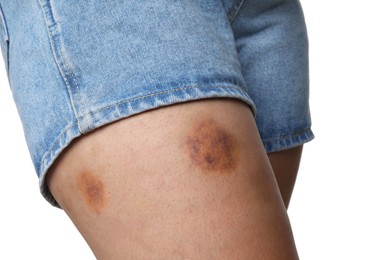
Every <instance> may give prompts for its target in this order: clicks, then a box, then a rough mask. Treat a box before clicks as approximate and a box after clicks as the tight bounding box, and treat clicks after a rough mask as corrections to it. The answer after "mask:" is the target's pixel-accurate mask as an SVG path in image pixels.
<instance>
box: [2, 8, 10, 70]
mask: <svg viewBox="0 0 390 260" xmlns="http://www.w3.org/2000/svg"><path fill="white" fill-rule="evenodd" d="M0 19H1V21H0V22H1V23H2V24H3V27H4V28H3V31H2V32H1V33H2V34H3V35H4V36H5V39H4V41H5V44H6V46H5V48H6V53H5V55H6V57H4V60H5V61H6V64H5V66H6V70H7V76H8V77H9V74H8V73H9V71H8V68H9V33H8V25H7V21H6V20H5V15H4V12H3V8H2V6H1V4H0Z"/></svg>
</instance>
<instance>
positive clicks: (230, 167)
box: [184, 118, 239, 175]
mask: <svg viewBox="0 0 390 260" xmlns="http://www.w3.org/2000/svg"><path fill="white" fill-rule="evenodd" d="M184 149H185V154H186V156H187V157H188V158H189V159H190V161H191V163H192V165H193V166H194V167H197V168H198V169H201V170H202V171H204V172H207V173H213V174H220V175H228V174H232V173H234V171H235V170H236V168H237V165H238V161H239V149H238V147H237V142H236V140H235V137H234V136H233V135H232V134H231V133H230V132H229V131H227V130H226V129H224V128H223V127H222V126H220V125H218V124H217V122H215V120H213V119H211V118H209V119H204V120H201V121H198V122H197V123H195V124H194V125H193V126H192V128H191V130H190V131H189V133H188V134H187V135H186V136H185V140H184Z"/></svg>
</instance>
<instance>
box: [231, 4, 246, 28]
mask: <svg viewBox="0 0 390 260" xmlns="http://www.w3.org/2000/svg"><path fill="white" fill-rule="evenodd" d="M244 2H245V0H241V1H239V2H236V3H235V5H234V6H233V7H232V10H231V11H230V12H229V20H230V24H232V23H233V22H234V19H236V16H237V14H238V12H239V11H240V9H241V7H242V5H243V4H244Z"/></svg>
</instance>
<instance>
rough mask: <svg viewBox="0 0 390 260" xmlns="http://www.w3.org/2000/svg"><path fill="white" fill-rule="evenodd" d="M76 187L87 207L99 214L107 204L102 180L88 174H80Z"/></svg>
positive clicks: (105, 190)
mask: <svg viewBox="0 0 390 260" xmlns="http://www.w3.org/2000/svg"><path fill="white" fill-rule="evenodd" d="M77 186H78V189H79V190H80V192H81V194H82V196H83V199H84V201H85V202H86V204H87V206H88V207H89V208H90V209H91V210H93V211H94V212H96V213H97V214H100V212H101V211H102V210H103V209H104V208H105V206H106V205H107V202H108V193H107V189H106V187H105V185H104V183H103V182H102V180H100V178H98V177H97V176H95V175H94V174H92V173H90V172H82V173H81V174H79V175H78V178H77Z"/></svg>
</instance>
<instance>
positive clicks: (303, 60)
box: [0, 0, 313, 205]
mask: <svg viewBox="0 0 390 260" xmlns="http://www.w3.org/2000/svg"><path fill="white" fill-rule="evenodd" d="M0 7H1V9H0V16H1V17H0V43H1V49H2V53H3V58H4V61H5V65H6V69H7V72H8V79H9V83H10V87H11V89H12V92H13V96H14V100H15V103H16V106H17V108H18V111H19V114H20V117H21V120H22V123H23V127H24V131H25V136H26V140H27V144H28V147H29V151H30V154H31V157H32V160H33V163H34V166H35V169H36V172H37V174H38V177H39V179H40V185H41V191H42V193H43V195H44V196H45V197H46V199H48V201H49V202H51V203H52V204H54V205H55V204H56V202H55V200H54V199H53V197H52V196H51V194H50V191H49V190H48V188H47V186H46V183H45V175H46V173H47V172H48V170H49V168H50V167H51V166H52V164H53V162H54V161H55V160H56V158H58V156H59V155H60V154H61V152H62V151H63V150H64V149H65V148H66V147H67V146H68V145H69V144H70V143H71V142H72V141H73V140H74V139H76V138H78V137H79V136H81V135H83V134H85V133H88V132H90V131H93V130H94V129H96V128H98V127H101V126H103V125H106V124H109V123H111V122H114V121H116V120H119V119H122V118H125V117H129V116H132V115H135V114H138V113H141V112H145V111H148V110H151V109H155V108H158V107H162V106H167V105H172V104H176V103H180V102H188V101H192V100H199V99H206V98H233V99H239V100H241V101H242V102H245V103H246V104H247V105H248V106H249V107H250V108H251V109H252V111H253V114H254V116H255V117H256V122H257V126H258V129H259V131H260V135H261V137H262V139H263V143H264V146H265V149H266V151H267V152H274V151H280V150H283V149H288V148H292V147H295V146H298V145H301V144H303V143H305V142H308V141H310V140H311V139H313V134H312V132H311V130H310V126H311V122H310V112H309V103H308V98H309V96H308V95H309V91H308V83H309V80H308V51H307V47H308V46H307V45H308V41H307V32H306V27H305V22H304V17H303V13H302V9H301V6H300V3H299V1H298V0H285V1H283V0H181V1H175V0H150V1H124V0H122V1H92V0H91V1H78V0H50V1H49V0H34V1H33V0H30V1H26V0H12V1H10V0H0ZM2 87H4V86H2Z"/></svg>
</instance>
